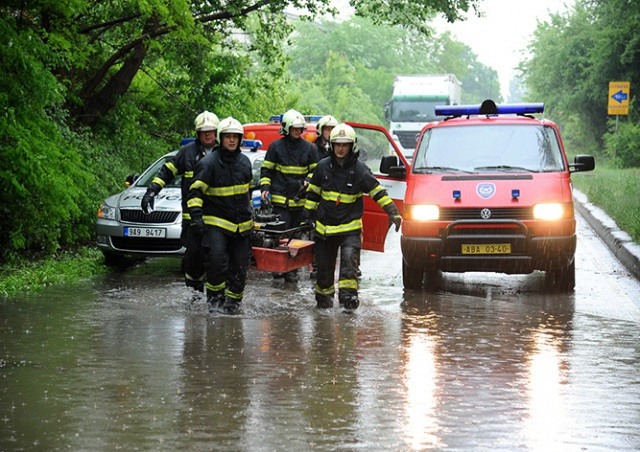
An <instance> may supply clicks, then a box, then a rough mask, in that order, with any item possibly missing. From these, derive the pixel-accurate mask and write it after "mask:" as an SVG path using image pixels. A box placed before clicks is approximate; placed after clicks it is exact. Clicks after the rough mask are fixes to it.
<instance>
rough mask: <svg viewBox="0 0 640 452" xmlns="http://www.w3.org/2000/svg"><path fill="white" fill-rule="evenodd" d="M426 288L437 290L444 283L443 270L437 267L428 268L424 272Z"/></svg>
mask: <svg viewBox="0 0 640 452" xmlns="http://www.w3.org/2000/svg"><path fill="white" fill-rule="evenodd" d="M423 283H424V288H425V290H427V291H430V292H431V291H436V290H438V289H440V286H441V284H442V272H441V271H440V270H438V269H435V268H427V269H426V271H425V273H424V280H423Z"/></svg>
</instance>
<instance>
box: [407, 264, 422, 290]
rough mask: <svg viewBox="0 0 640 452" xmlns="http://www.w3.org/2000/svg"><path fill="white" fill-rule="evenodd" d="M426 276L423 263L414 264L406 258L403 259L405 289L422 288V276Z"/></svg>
mask: <svg viewBox="0 0 640 452" xmlns="http://www.w3.org/2000/svg"><path fill="white" fill-rule="evenodd" d="M423 277H424V267H423V266H422V265H412V264H411V263H408V262H407V261H405V260H404V259H403V260H402V284H403V285H404V288H405V289H408V290H419V289H422V278H423Z"/></svg>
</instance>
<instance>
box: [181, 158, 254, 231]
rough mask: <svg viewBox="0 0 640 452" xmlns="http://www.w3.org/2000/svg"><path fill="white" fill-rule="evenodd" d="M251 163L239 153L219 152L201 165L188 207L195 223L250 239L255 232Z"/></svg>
mask: <svg viewBox="0 0 640 452" xmlns="http://www.w3.org/2000/svg"><path fill="white" fill-rule="evenodd" d="M252 181H253V174H252V172H251V162H250V161H249V158H248V157H247V156H246V155H243V154H242V152H241V151H240V149H237V150H236V151H233V152H231V151H227V150H225V149H222V148H218V149H216V150H215V151H213V152H212V153H211V154H209V155H207V156H206V157H204V158H203V159H202V160H200V161H199V162H198V164H197V165H196V169H195V174H194V176H193V184H191V188H190V189H189V194H188V195H187V207H188V209H189V213H190V214H191V217H192V219H193V220H196V219H199V218H202V219H203V220H204V223H205V224H206V225H209V226H214V227H217V228H220V229H221V230H222V231H223V232H225V233H227V234H235V233H238V234H240V235H241V236H246V235H248V234H249V233H250V232H251V230H252V229H253V206H252V205H251V190H252V188H253V186H252Z"/></svg>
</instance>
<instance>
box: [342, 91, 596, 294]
mask: <svg viewBox="0 0 640 452" xmlns="http://www.w3.org/2000/svg"><path fill="white" fill-rule="evenodd" d="M543 110H544V107H543V104H516V105H496V104H495V103H493V102H492V101H485V102H484V103H483V104H482V105H458V106H445V107H438V108H437V109H436V112H435V114H436V115H438V116H446V119H444V120H442V121H438V122H432V123H429V124H428V125H426V126H425V127H424V128H423V129H422V131H421V132H420V135H419V137H418V142H417V146H416V150H415V153H414V156H413V159H412V161H411V162H410V163H409V162H408V161H407V159H405V158H404V156H403V155H402V154H401V153H400V152H398V150H397V149H396V148H395V146H394V143H393V140H390V143H385V144H384V146H386V149H385V150H386V154H387V155H381V156H378V157H377V160H379V164H380V166H379V171H377V170H374V168H373V166H374V164H375V163H374V162H371V166H370V167H371V168H372V170H373V171H374V172H377V177H378V179H379V180H380V181H381V183H382V184H383V186H385V187H386V188H387V190H388V191H389V192H390V194H391V196H392V198H394V201H395V202H396V203H397V205H398V207H399V208H400V209H401V211H402V212H403V218H404V221H403V224H402V237H401V247H402V255H403V262H402V276H403V284H404V287H405V288H407V289H419V288H422V287H423V286H426V287H429V288H432V287H433V285H434V284H435V283H436V282H437V281H438V276H439V272H440V271H445V272H467V271H481V272H502V273H523V274H524V273H531V272H533V271H534V270H543V271H545V272H546V281H547V284H548V285H549V286H550V288H553V289H555V290H561V291H569V290H572V289H573V288H574V286H575V261H574V254H575V249H576V220H575V217H574V206H573V197H572V186H571V179H570V174H571V173H572V172H577V171H590V170H593V168H594V167H595V161H594V158H593V157H592V156H589V155H578V156H576V157H575V159H574V162H573V163H569V162H568V161H567V157H566V154H565V151H564V147H563V144H562V139H561V138H560V132H559V131H558V127H557V126H556V125H555V124H554V123H553V122H551V121H549V120H546V119H537V118H535V117H534V116H533V115H534V114H541V113H542V112H543ZM352 125H353V126H355V127H356V132H357V133H358V146H359V147H360V149H361V152H364V153H365V154H367V153H368V152H367V151H368V146H369V143H368V142H367V141H368V139H367V134H368V132H370V131H371V127H375V126H365V125H357V124H352ZM361 128H362V129H361ZM361 131H364V132H365V133H364V140H362V139H361V135H360V133H361ZM378 132H379V133H378V135H382V132H381V131H378ZM387 135H388V134H387ZM363 141H364V142H363ZM381 146H382V145H381ZM379 152H384V151H379ZM393 154H395V155H393ZM403 190H404V191H403ZM365 208H366V209H367V211H366V213H365V218H364V220H365V227H364V239H365V240H364V241H365V244H367V242H368V246H366V247H367V248H368V249H376V248H377V249H378V250H380V244H381V243H382V244H383V243H384V237H381V236H380V235H379V234H376V227H375V224H376V222H377V220H379V218H378V216H379V214H381V213H382V212H381V211H380V212H377V209H375V206H372V205H371V204H368V205H365ZM368 223H369V224H373V225H374V227H372V228H367V225H368ZM380 240H382V242H380Z"/></svg>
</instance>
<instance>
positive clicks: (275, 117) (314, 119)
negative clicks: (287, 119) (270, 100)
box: [269, 114, 322, 122]
mask: <svg viewBox="0 0 640 452" xmlns="http://www.w3.org/2000/svg"><path fill="white" fill-rule="evenodd" d="M283 116H284V115H283V114H282V115H271V116H270V117H269V121H271V122H282V117H283ZM303 116H304V120H305V121H310V122H318V121H320V118H322V115H303Z"/></svg>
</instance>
